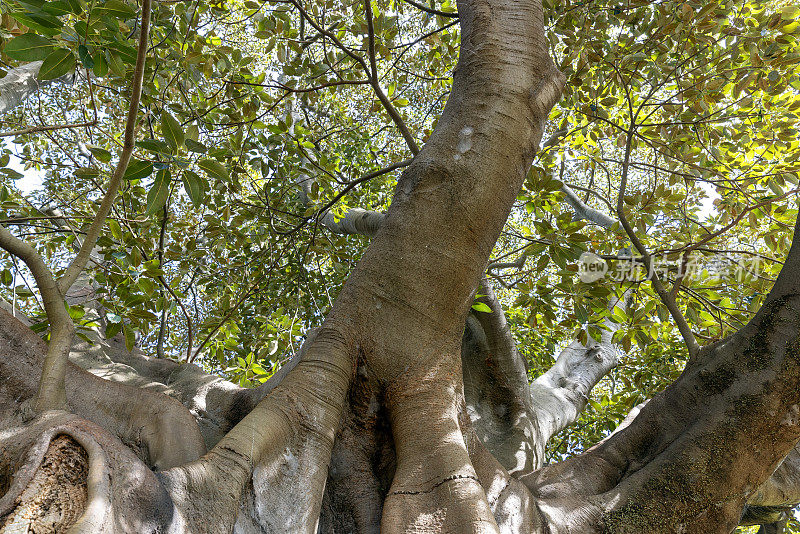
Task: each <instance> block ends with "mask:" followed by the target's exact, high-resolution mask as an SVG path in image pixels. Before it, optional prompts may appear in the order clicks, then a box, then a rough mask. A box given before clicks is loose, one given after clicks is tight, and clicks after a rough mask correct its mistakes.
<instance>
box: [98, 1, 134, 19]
mask: <svg viewBox="0 0 800 534" xmlns="http://www.w3.org/2000/svg"><path fill="white" fill-rule="evenodd" d="M97 9H98V10H102V11H105V12H106V13H107V14H108V15H111V16H112V17H116V18H118V19H121V20H128V19H132V18H133V17H135V16H136V11H134V10H133V9H132V8H131V7H130V6H128V5H127V4H125V3H124V2H120V1H119V0H108V2H106V3H105V4H103V5H102V6H99V7H98V8H97Z"/></svg>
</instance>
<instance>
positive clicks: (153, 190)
mask: <svg viewBox="0 0 800 534" xmlns="http://www.w3.org/2000/svg"><path fill="white" fill-rule="evenodd" d="M171 181H172V177H171V176H170V172H169V170H167V169H162V170H160V171H158V173H156V179H155V180H153V185H151V186H150V191H148V192H147V211H146V212H145V213H146V215H152V214H153V213H155V212H157V211H158V210H160V209H161V208H163V207H164V204H166V203H167V197H168V196H169V184H170V182H171Z"/></svg>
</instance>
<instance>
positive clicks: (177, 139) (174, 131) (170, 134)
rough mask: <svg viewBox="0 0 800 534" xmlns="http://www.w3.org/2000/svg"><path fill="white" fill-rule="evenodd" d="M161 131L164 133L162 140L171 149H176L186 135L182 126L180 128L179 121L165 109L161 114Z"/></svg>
mask: <svg viewBox="0 0 800 534" xmlns="http://www.w3.org/2000/svg"><path fill="white" fill-rule="evenodd" d="M161 131H162V132H163V133H164V140H165V141H166V142H167V143H168V144H169V145H170V146H171V147H172V148H173V150H177V149H178V147H180V146H181V145H182V144H183V139H184V137H186V134H185V133H184V132H183V128H181V123H180V122H178V120H177V119H176V118H175V117H173V116H172V115H170V114H169V113H167V112H166V111H165V112H163V113H162V114H161Z"/></svg>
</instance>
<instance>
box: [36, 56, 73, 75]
mask: <svg viewBox="0 0 800 534" xmlns="http://www.w3.org/2000/svg"><path fill="white" fill-rule="evenodd" d="M74 70H75V56H73V55H72V52H71V51H69V50H67V49H66V48H59V49H58V50H56V51H55V52H53V53H51V54H50V55H49V56H47V57H46V58H45V60H44V62H43V63H42V66H41V67H40V68H39V75H38V78H39V79H40V80H54V79H56V78H60V77H61V76H64V75H65V74H67V73H69V72H72V71H74Z"/></svg>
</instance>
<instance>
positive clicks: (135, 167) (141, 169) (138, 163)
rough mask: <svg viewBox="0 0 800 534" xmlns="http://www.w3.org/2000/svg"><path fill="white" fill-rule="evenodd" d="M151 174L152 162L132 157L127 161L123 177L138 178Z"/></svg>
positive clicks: (128, 178) (127, 178)
mask: <svg viewBox="0 0 800 534" xmlns="http://www.w3.org/2000/svg"><path fill="white" fill-rule="evenodd" d="M151 174H153V164H152V163H151V162H149V161H143V160H140V159H133V160H131V162H130V163H128V168H127V169H125V174H124V175H123V178H125V179H126V180H139V179H142V178H147V177H148V176H150V175H151Z"/></svg>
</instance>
